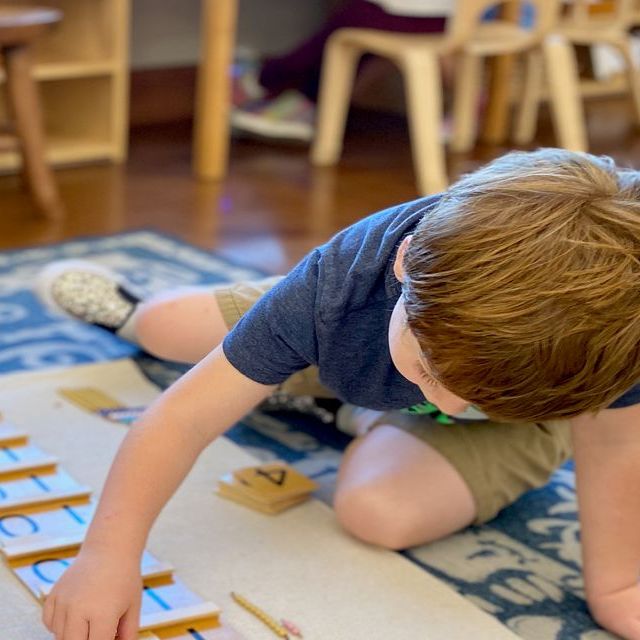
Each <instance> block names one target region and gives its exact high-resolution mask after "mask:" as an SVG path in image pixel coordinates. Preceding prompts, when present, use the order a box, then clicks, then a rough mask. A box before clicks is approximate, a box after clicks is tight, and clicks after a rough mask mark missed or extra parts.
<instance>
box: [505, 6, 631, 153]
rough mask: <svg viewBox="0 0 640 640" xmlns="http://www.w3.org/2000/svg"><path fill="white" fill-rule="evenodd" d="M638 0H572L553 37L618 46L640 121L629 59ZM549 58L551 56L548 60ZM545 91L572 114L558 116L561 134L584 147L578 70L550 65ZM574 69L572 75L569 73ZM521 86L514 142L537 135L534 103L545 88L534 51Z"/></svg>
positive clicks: (519, 142)
mask: <svg viewBox="0 0 640 640" xmlns="http://www.w3.org/2000/svg"><path fill="white" fill-rule="evenodd" d="M638 4H640V3H638V2H637V0H602V1H600V0H572V2H570V3H567V10H566V15H565V16H564V17H563V18H562V19H561V20H560V21H559V23H558V25H557V26H556V28H555V29H554V35H553V36H550V37H551V38H553V37H556V38H562V39H564V40H565V41H567V42H569V43H570V44H571V45H587V46H592V45H596V44H606V45H609V46H611V47H614V48H615V49H616V50H617V51H619V52H620V54H621V55H622V57H623V59H624V61H625V69H626V73H627V82H628V87H629V93H630V95H631V98H632V100H633V106H634V112H635V117H636V120H637V122H638V124H640V78H639V77H638V70H637V68H636V64H635V62H634V60H633V56H632V49H631V38H630V29H631V27H632V26H633V24H635V23H637V22H640V10H638V7H637V5H638ZM552 62H553V61H552ZM548 71H551V72H552V74H551V75H550V74H549V73H548V91H549V95H550V98H551V99H554V100H556V101H562V102H565V103H567V104H569V105H570V106H569V108H570V109H572V110H573V111H574V112H575V116H574V117H573V118H571V119H568V120H566V121H564V122H556V127H557V128H558V129H562V131H559V135H561V137H564V138H565V139H566V138H571V139H572V140H577V143H576V144H577V146H578V147H582V148H583V149H584V150H586V148H587V146H588V143H587V132H586V121H585V116H584V108H583V104H582V98H581V97H580V87H579V78H578V76H577V71H573V72H571V71H567V70H566V69H560V70H558V69H556V70H555V71H556V72H555V74H553V71H554V69H553V65H550V66H549V67H548ZM571 75H573V77H570V76H571ZM525 77H526V80H525V90H524V91H523V98H522V101H521V104H520V112H519V115H518V119H517V124H516V128H515V133H514V139H515V141H516V142H517V143H518V144H528V143H530V142H531V141H532V140H533V138H534V135H535V131H536V123H537V115H538V107H539V104H540V99H541V95H542V92H543V88H544V77H543V74H542V65H541V64H540V62H539V59H538V57H537V53H536V52H535V51H532V52H530V53H529V55H528V61H527V70H526V73H525Z"/></svg>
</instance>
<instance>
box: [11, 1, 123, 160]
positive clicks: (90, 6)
mask: <svg viewBox="0 0 640 640" xmlns="http://www.w3.org/2000/svg"><path fill="white" fill-rule="evenodd" d="M12 4H24V5H33V2H29V0H12ZM42 4H43V5H46V6H49V7H52V8H57V9H60V10H61V11H62V12H63V13H64V18H63V20H62V22H61V23H60V24H59V25H57V27H55V28H54V29H53V30H52V31H51V32H50V33H49V34H47V36H45V37H44V38H42V40H41V41H40V42H39V43H38V45H37V48H36V52H35V61H34V77H35V78H36V80H37V81H38V84H39V90H40V95H41V98H42V110H43V116H44V123H45V134H46V137H47V155H48V158H49V161H50V162H51V163H52V164H53V165H54V166H61V165H71V164H80V163H85V162H93V161H113V162H121V161H123V160H124V159H125V158H126V154H127V138H128V101H129V19H130V0H46V2H44V1H43V2H42ZM0 83H4V74H3V73H0ZM2 98H3V99H2V100H1V104H0V121H4V120H5V118H6V115H7V114H6V100H5V99H4V96H2ZM18 167H19V157H18V155H17V154H15V153H12V152H2V153H0V172H10V171H15V170H16V169H18Z"/></svg>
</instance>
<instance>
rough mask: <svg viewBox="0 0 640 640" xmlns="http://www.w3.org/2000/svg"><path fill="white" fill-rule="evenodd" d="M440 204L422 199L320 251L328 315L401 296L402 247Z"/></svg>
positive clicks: (366, 221) (361, 224)
mask: <svg viewBox="0 0 640 640" xmlns="http://www.w3.org/2000/svg"><path fill="white" fill-rule="evenodd" d="M438 200H439V196H432V197H430V198H421V199H420V200H414V201H412V202H408V203H404V204H400V205H396V206H394V207H390V208H388V209H385V210H383V211H380V212H378V213H374V214H373V215H370V216H367V217H366V218H363V219H362V220H359V221H358V222H356V223H355V224H353V225H351V226H350V227H347V228H346V229H344V230H343V231H341V232H340V233H338V234H337V235H336V236H334V237H333V238H332V239H331V240H329V242H327V243H326V244H325V245H323V246H321V247H319V248H318V249H317V250H316V255H315V261H316V265H317V277H318V287H319V292H320V295H321V298H322V306H323V308H324V310H325V313H329V312H330V310H331V309H334V310H335V311H336V312H338V313H343V312H344V310H345V308H350V307H351V308H353V307H361V306H362V305H365V304H366V305H369V304H371V303H372V302H373V301H375V300H377V299H380V300H382V299H386V298H388V297H390V296H393V295H397V286H398V283H397V281H396V279H395V276H394V275H393V262H394V259H395V255H396V251H397V249H398V246H399V245H400V242H401V241H402V239H403V238H404V237H405V236H407V235H409V234H411V233H412V232H413V230H414V229H415V227H416V225H417V224H418V223H419V222H420V220H422V218H423V217H424V215H425V214H426V213H427V212H428V211H429V210H430V209H431V208H432V207H433V206H434V205H435V204H436V203H437V202H438Z"/></svg>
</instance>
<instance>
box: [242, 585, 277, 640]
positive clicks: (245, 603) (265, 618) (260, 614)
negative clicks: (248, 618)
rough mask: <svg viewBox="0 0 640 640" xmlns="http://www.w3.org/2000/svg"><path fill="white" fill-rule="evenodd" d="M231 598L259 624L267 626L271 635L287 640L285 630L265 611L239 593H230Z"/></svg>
mask: <svg viewBox="0 0 640 640" xmlns="http://www.w3.org/2000/svg"><path fill="white" fill-rule="evenodd" d="M231 597H232V598H233V599H234V600H235V601H236V602H237V603H238V604H239V605H240V606H241V607H244V608H245V609H246V610H247V611H248V612H249V613H252V614H253V615H254V616H255V617H256V618H258V620H260V622H262V623H263V624H265V625H267V627H269V629H271V631H273V633H275V634H276V635H277V636H279V637H280V638H284V640H289V634H288V633H287V630H286V629H285V628H284V627H283V626H282V625H281V624H280V623H279V622H278V621H277V620H276V619H275V618H272V617H271V616H270V615H269V614H268V613H267V612H266V611H264V610H263V609H261V608H260V607H258V606H257V605H255V604H253V603H252V602H249V600H247V599H246V598H245V597H244V596H241V595H240V594H239V593H235V592H233V591H232V592H231Z"/></svg>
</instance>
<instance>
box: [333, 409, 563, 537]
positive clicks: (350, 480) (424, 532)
mask: <svg viewBox="0 0 640 640" xmlns="http://www.w3.org/2000/svg"><path fill="white" fill-rule="evenodd" d="M368 413H370V414H376V412H368ZM347 417H348V416H347ZM352 419H353V420H355V422H354V425H355V426H356V427H361V428H362V431H361V432H364V430H366V429H371V430H369V431H368V432H367V433H366V435H364V436H363V437H361V438H358V439H357V440H355V441H354V442H353V443H352V445H351V446H350V447H349V449H347V452H346V454H345V459H344V462H343V466H342V468H341V470H340V473H339V476H338V488H337V492H336V498H335V506H336V512H337V514H338V518H339V520H340V522H341V523H342V524H343V526H344V527H345V528H346V529H347V530H348V531H350V532H351V533H352V534H353V535H355V536H357V537H359V538H362V539H363V540H366V541H367V542H371V543H373V544H378V545H381V546H385V547H390V548H392V549H400V548H404V547H408V546H414V545H418V544H423V543H426V542H430V541H432V540H436V539H438V538H441V537H443V536H446V535H448V534H450V533H453V532H454V531H458V530H459V529H462V528H464V527H465V526H467V525H469V524H471V523H481V522H486V521H487V520H490V519H491V518H493V517H494V516H495V515H496V514H497V513H498V512H499V511H500V510H501V509H502V508H504V507H506V506H507V505H509V504H512V503H513V502H515V500H517V498H518V497H519V496H521V495H522V494H523V493H524V492H525V491H528V490H530V489H534V488H537V487H541V486H543V485H545V484H546V483H547V481H548V480H549V477H550V476H551V474H552V473H553V472H554V471H555V469H557V468H558V467H559V466H560V465H561V464H562V463H563V462H565V461H566V460H567V459H568V458H569V457H570V456H571V430H570V427H569V423H568V422H567V421H559V420H556V421H551V422H544V423H526V424H522V423H521V424H517V423H502V422H492V421H490V420H485V421H481V422H466V423H454V424H445V425H443V424H438V423H437V422H435V421H432V420H431V419H429V418H428V417H425V416H419V415H416V416H407V415H406V414H402V413H401V412H389V413H387V414H378V415H377V417H376V416H375V415H373V419H372V418H371V417H370V416H368V415H367V412H366V411H364V412H362V413H360V414H358V413H355V414H354V415H353V417H352ZM375 425H380V426H377V427H376V426H375Z"/></svg>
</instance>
